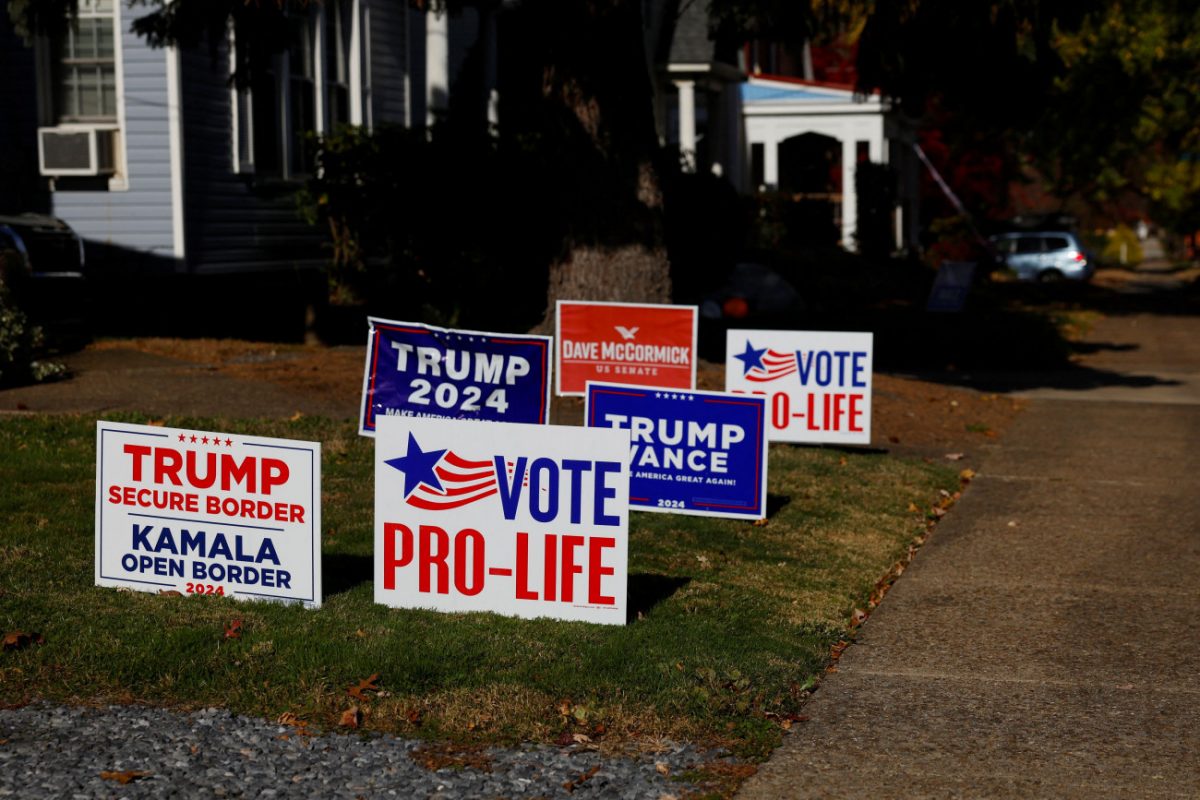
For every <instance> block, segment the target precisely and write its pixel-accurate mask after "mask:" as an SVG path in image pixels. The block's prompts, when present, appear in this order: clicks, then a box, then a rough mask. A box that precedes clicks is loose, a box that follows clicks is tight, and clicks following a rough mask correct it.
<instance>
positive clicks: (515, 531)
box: [375, 417, 629, 625]
mask: <svg viewBox="0 0 1200 800" xmlns="http://www.w3.org/2000/svg"><path fill="white" fill-rule="evenodd" d="M628 459H629V433H628V431H620V430H602V429H589V428H578V427H560V426H550V425H497V424H486V423H485V424H466V423H464V422H461V421H456V420H438V419H419V418H413V417H381V418H380V420H379V427H378V429H377V430H376V436H375V601H376V602H378V603H382V604H384V605H388V606H395V607H400V608H432V609H436V610H438V611H494V612H497V613H500V614H506V615H509V616H517V617H529V618H533V617H556V618H558V619H566V620H582V621H585V622H599V623H607V624H614V625H618V624H624V623H625V614H626V582H627V579H628V543H629V539H628V530H629V528H628V522H629V512H628V507H629V471H628Z"/></svg>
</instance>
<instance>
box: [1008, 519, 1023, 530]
mask: <svg viewBox="0 0 1200 800" xmlns="http://www.w3.org/2000/svg"><path fill="white" fill-rule="evenodd" d="M1020 525H1021V523H1019V522H1017V521H1016V520H1015V519H1010V520H1009V521H1008V527H1010V528H1017V527H1020Z"/></svg>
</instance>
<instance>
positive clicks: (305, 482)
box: [96, 420, 321, 607]
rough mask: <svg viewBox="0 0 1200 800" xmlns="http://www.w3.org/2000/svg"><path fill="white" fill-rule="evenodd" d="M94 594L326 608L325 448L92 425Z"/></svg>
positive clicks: (125, 425) (109, 424) (233, 436)
mask: <svg viewBox="0 0 1200 800" xmlns="http://www.w3.org/2000/svg"><path fill="white" fill-rule="evenodd" d="M96 584H97V585H98V586H110V587H127V588H130V589H137V590H138V591H143V592H161V591H171V590H174V591H178V592H181V593H184V594H217V595H224V596H226V597H229V596H233V597H238V598H251V599H269V600H283V601H291V602H299V603H303V604H304V605H306V606H311V607H317V606H320V605H321V445H320V444H318V443H316V442H299V441H293V440H291V439H268V438H263V437H258V436H244V435H242V434H236V433H213V432H212V431H194V430H184V429H179V428H164V427H157V426H152V425H132V424H128V423H116V422H105V421H103V420H101V421H99V422H97V423H96Z"/></svg>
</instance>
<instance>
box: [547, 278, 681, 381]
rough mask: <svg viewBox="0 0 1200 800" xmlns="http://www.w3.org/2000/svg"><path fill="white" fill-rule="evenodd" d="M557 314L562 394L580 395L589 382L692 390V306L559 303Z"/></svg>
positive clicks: (560, 301) (558, 362)
mask: <svg viewBox="0 0 1200 800" xmlns="http://www.w3.org/2000/svg"><path fill="white" fill-rule="evenodd" d="M555 314H556V318H555V322H556V325H555V329H556V330H557V331H558V347H557V348H556V350H555V353H556V355H555V360H556V362H557V363H556V365H555V374H556V376H557V377H556V380H557V381H558V393H559V394H560V395H582V394H584V392H585V391H586V389H587V382H588V381H604V382H605V383H625V384H630V385H634V386H662V387H667V388H671V389H691V388H692V387H693V386H695V385H696V335H697V307H696V306H671V305H652V304H647V303H598V302H581V301H576V300H559V301H558V305H557V306H556V308H555Z"/></svg>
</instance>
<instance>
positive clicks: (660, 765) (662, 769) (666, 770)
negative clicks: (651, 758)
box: [654, 761, 671, 775]
mask: <svg viewBox="0 0 1200 800" xmlns="http://www.w3.org/2000/svg"><path fill="white" fill-rule="evenodd" d="M654 771H655V772H657V773H658V774H659V775H670V774H671V768H670V767H668V766H667V762H665V761H656V762H654Z"/></svg>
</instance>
